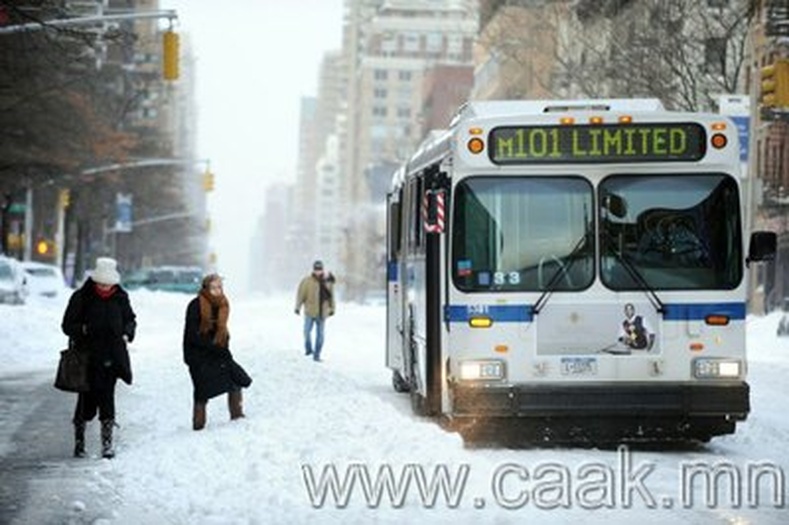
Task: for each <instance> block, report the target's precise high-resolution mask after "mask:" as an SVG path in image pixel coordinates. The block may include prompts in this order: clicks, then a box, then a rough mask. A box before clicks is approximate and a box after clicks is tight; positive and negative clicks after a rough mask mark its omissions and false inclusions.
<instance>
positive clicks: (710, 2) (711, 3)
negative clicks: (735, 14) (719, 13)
mask: <svg viewBox="0 0 789 525" xmlns="http://www.w3.org/2000/svg"><path fill="white" fill-rule="evenodd" d="M707 7H729V0H707Z"/></svg>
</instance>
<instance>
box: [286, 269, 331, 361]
mask: <svg viewBox="0 0 789 525" xmlns="http://www.w3.org/2000/svg"><path fill="white" fill-rule="evenodd" d="M333 289H334V276H333V275H332V274H331V273H328V274H326V275H324V272H323V262H322V261H315V262H314V263H313V265H312V273H311V274H309V275H308V276H306V277H305V278H304V279H302V280H301V282H300V283H299V288H298V290H297V292H296V308H295V312H296V315H299V313H300V311H301V306H302V305H304V354H305V355H307V356H310V355H311V356H312V359H313V360H315V361H320V360H321V349H322V348H323V333H324V326H325V324H326V318H327V317H329V316H331V315H334V291H333ZM313 326H315V345H314V346H313V344H312V327H313Z"/></svg>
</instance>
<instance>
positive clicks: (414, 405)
mask: <svg viewBox="0 0 789 525" xmlns="http://www.w3.org/2000/svg"><path fill="white" fill-rule="evenodd" d="M411 410H412V411H413V412H414V414H416V415H417V416H419V417H428V416H429V415H430V414H429V413H428V410H427V400H426V399H425V398H424V396H422V394H420V393H419V392H415V391H413V390H412V391H411Z"/></svg>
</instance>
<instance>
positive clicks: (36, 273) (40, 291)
mask: <svg viewBox="0 0 789 525" xmlns="http://www.w3.org/2000/svg"><path fill="white" fill-rule="evenodd" d="M19 264H20V265H21V266H22V268H23V269H24V271H25V277H26V278H27V287H28V291H29V292H30V295H32V296H43V297H58V296H59V295H63V294H66V293H68V292H69V288H68V286H66V279H65V278H64V277H63V272H62V271H61V270H60V268H59V267H58V266H56V265H54V264H46V263H40V262H35V261H23V262H21V263H19Z"/></svg>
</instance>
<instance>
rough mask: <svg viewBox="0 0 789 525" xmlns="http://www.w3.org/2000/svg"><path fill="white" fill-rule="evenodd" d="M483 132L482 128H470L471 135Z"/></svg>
mask: <svg viewBox="0 0 789 525" xmlns="http://www.w3.org/2000/svg"><path fill="white" fill-rule="evenodd" d="M483 133H484V131H483V130H482V128H468V134H469V135H482V134H483Z"/></svg>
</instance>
